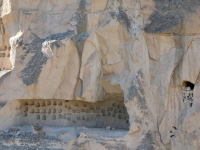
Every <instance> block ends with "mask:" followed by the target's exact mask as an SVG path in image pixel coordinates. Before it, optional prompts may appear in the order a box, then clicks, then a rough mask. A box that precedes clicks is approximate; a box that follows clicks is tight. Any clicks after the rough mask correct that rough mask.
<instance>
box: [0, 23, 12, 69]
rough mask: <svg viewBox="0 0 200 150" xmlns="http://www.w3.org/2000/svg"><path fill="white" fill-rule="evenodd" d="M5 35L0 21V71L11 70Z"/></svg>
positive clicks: (8, 47)
mask: <svg viewBox="0 0 200 150" xmlns="http://www.w3.org/2000/svg"><path fill="white" fill-rule="evenodd" d="M7 41H9V40H8V38H7V35H6V33H5V29H4V25H3V22H2V20H0V71H3V70H11V69H12V64H11V61H10V50H11V47H10V44H9V43H8V42H7Z"/></svg>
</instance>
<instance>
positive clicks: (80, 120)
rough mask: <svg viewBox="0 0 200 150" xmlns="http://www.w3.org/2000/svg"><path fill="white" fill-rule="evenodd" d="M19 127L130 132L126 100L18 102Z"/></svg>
mask: <svg viewBox="0 0 200 150" xmlns="http://www.w3.org/2000/svg"><path fill="white" fill-rule="evenodd" d="M18 102H19V104H20V107H19V109H18V110H17V111H18V114H20V115H19V118H20V125H32V124H34V123H39V124H41V125H46V126H75V127H78V126H84V127H87V128H106V127H107V126H110V127H111V128H115V129H126V130H128V129H129V126H130V123H129V115H128V113H127V109H126V107H125V105H124V101H101V102H96V103H90V102H84V101H76V100H71V101H67V100H18Z"/></svg>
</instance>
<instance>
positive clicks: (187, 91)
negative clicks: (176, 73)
mask: <svg viewBox="0 0 200 150" xmlns="http://www.w3.org/2000/svg"><path fill="white" fill-rule="evenodd" d="M182 97H183V102H184V103H188V104H189V107H192V105H193V101H194V84H193V83H191V82H189V81H184V82H183V84H182Z"/></svg>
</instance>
